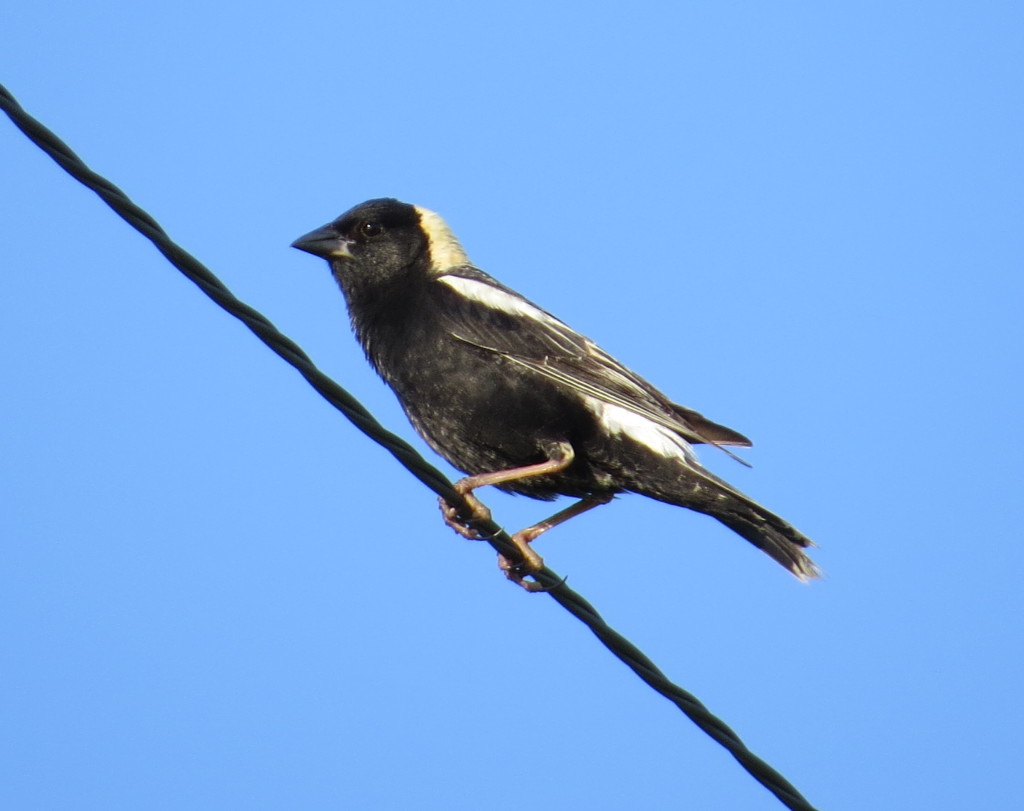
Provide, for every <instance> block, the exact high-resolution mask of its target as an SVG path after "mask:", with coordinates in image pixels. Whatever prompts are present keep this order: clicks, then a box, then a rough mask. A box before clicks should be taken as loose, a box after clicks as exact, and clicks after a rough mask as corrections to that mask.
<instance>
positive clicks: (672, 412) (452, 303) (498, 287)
mask: <svg viewBox="0 0 1024 811" xmlns="http://www.w3.org/2000/svg"><path fill="white" fill-rule="evenodd" d="M435 282H437V283H435V284H434V285H432V289H433V292H434V293H435V294H436V295H438V296H439V297H440V299H441V300H440V301H439V304H440V305H441V306H440V307H439V311H440V312H441V313H443V318H445V319H446V320H447V322H448V323H447V324H446V328H447V329H448V331H449V332H450V333H451V334H452V335H453V336H454V337H455V338H457V339H458V340H460V341H463V342H464V343H467V344H471V345H472V346H475V347H477V348H479V349H483V350H485V351H488V352H493V353H495V354H499V355H501V356H503V357H505V358H507V359H508V360H509V361H511V362H513V363H515V364H517V365H519V366H522V367H524V368H526V369H529V370H531V371H533V372H535V373H536V374H538V375H541V376H542V377H544V378H547V379H548V380H551V381H552V382H554V383H556V384H558V385H559V386H563V387H566V388H569V389H572V390H574V391H576V392H578V393H580V394H583V395H586V396H588V397H593V398H595V399H597V400H599V401H601V402H604V403H608V404H611V405H615V406H619V407H620V408H625V409H627V410H629V411H631V412H633V413H635V414H638V415H639V416H641V417H644V418H645V419H648V420H651V421H652V422H654V423H656V424H657V425H660V426H662V427H663V428H667V429H668V430H670V431H673V432H675V433H677V434H679V435H680V436H681V437H683V438H684V439H685V440H687V441H688V442H691V443H706V444H709V445H715V446H717V447H719V448H721V450H723V451H724V452H725V453H727V454H728V455H729V456H732V457H733V458H734V459H736V460H737V461H739V462H741V463H742V464H745V465H748V463H747V462H746V461H744V460H743V459H740V458H739V457H737V456H736V455H735V454H733V453H732V452H731V451H729V450H728V449H727V448H724V447H722V446H723V445H742V446H749V445H750V440H748V439H747V438H746V437H745V436H743V435H742V434H740V433H737V432H736V431H733V430H731V429H729V428H726V427H725V426H721V425H718V424H717V423H714V422H712V421H711V420H709V419H707V418H706V417H704V416H703V415H701V414H699V413H698V412H696V411H692V410H691V409H687V408H684V407H683V406H679V405H676V404H675V403H673V402H672V401H670V400H669V399H668V398H667V397H666V396H665V395H664V394H662V393H661V392H660V391H658V390H657V389H656V388H655V387H654V386H652V385H651V384H650V383H648V382H647V381H646V380H644V379H643V378H642V377H640V376H639V375H637V374H636V373H635V372H632V371H630V370H629V369H627V368H626V367H625V366H623V365H622V364H621V363H619V362H618V361H617V360H615V358H613V357H612V356H611V355H609V354H608V353H607V352H605V351H604V350H603V349H601V348H600V347H599V346H597V344H595V343H594V342H593V341H591V340H590V339H589V338H586V337H585V336H583V335H580V334H579V333H578V332H576V331H575V330H573V329H572V328H570V327H569V326H567V325H566V324H564V323H563V322H562V321H559V320H558V319H557V318H555V317H554V316H553V315H551V314H550V313H548V312H546V311H545V310H542V309H541V308H540V307H538V306H537V305H535V304H533V303H532V302H530V301H528V300H527V299H525V298H523V297H522V296H520V295H519V294H518V293H516V292H515V291H513V290H510V289H509V288H507V287H505V286H504V285H502V284H501V283H500V282H498V281H496V280H495V279H493V278H491V277H490V276H488V275H487V274H486V273H484V272H483V271H481V270H478V269H477V268H473V267H460V268H453V269H450V270H448V271H446V272H445V273H443V274H440V275H439V276H437V277H436V279H435ZM748 466H749V465H748Z"/></svg>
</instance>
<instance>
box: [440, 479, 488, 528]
mask: <svg viewBox="0 0 1024 811" xmlns="http://www.w3.org/2000/svg"><path fill="white" fill-rule="evenodd" d="M455 488H456V489H457V490H458V489H459V486H458V484H456V485H455ZM462 497H463V498H464V499H466V503H467V504H469V508H470V509H471V510H472V511H473V512H472V515H471V516H470V517H469V518H465V517H463V516H462V515H461V514H460V513H459V511H458V510H457V509H456V508H455V507H453V506H452V505H451V504H449V503H448V502H447V501H445V500H444V499H443V498H439V499H438V500H437V503H438V506H440V508H441V515H442V516H443V518H444V522H445V524H447V525H448V526H449V527H451V528H452V529H454V530H455V531H456V532H457V533H459V535H461V536H462V537H463V538H466V539H468V540H470V541H479V540H483V539H484V538H485V536H484V535H483V533H481V532H480V530H479V529H478V528H477V527H476V526H475V525H476V524H480V523H484V522H487V521H490V520H491V511H490V510H489V509H487V507H485V506H484V505H483V502H481V501H480V499H478V498H477V497H476V496H474V495H473V494H472V493H471V492H468V491H467V492H465V493H462Z"/></svg>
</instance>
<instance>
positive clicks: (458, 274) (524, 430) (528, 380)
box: [292, 198, 820, 591]
mask: <svg viewBox="0 0 1024 811" xmlns="http://www.w3.org/2000/svg"><path fill="white" fill-rule="evenodd" d="M292 247H294V248H297V249H299V250H301V251H305V252H306V253H309V254H312V255H314V256H317V257H320V258H323V259H325V260H327V262H328V264H329V265H330V269H331V272H332V275H333V276H334V278H335V280H336V281H337V283H338V285H339V286H340V288H341V291H342V293H343V295H344V298H345V300H346V303H347V306H348V312H349V317H350V321H351V326H352V329H353V331H354V333H355V336H356V338H357V340H358V342H359V344H360V345H361V346H362V348H363V351H364V352H365V354H366V357H367V359H368V360H369V362H370V364H371V365H372V366H373V368H374V369H375V370H376V371H377V373H378V374H379V375H380V376H381V377H382V378H383V380H384V381H385V383H387V385H388V386H390V388H391V389H392V390H393V391H394V393H395V394H396V395H397V397H398V400H399V401H400V403H401V405H402V408H403V410H404V411H405V413H406V415H407V417H408V418H409V420H410V422H411V423H412V425H413V427H414V428H415V430H416V431H417V433H419V434H420V436H422V437H423V439H424V440H425V441H426V442H427V444H428V445H430V447H431V448H433V449H434V450H435V451H436V452H437V453H438V454H440V455H441V456H442V457H444V458H445V459H446V460H447V461H448V462H449V463H451V464H452V465H453V466H454V467H456V468H458V469H459V470H461V471H463V472H464V473H466V474H468V475H467V476H466V477H465V478H463V479H461V480H460V481H458V482H457V483H456V484H455V489H456V490H457V491H458V492H459V493H460V494H461V495H462V496H463V497H464V499H465V500H466V502H467V504H468V505H469V506H470V508H471V510H472V512H471V513H469V514H462V513H460V512H459V511H458V510H457V509H456V508H455V507H453V506H452V505H450V504H447V503H446V502H445V501H444V500H443V499H442V500H441V510H442V515H443V518H444V521H445V523H446V524H447V525H448V526H450V527H452V528H453V529H454V530H455V531H457V532H458V533H459V534H461V535H463V536H464V537H467V538H479V537H481V536H482V533H481V530H480V529H479V527H478V525H479V524H480V523H481V522H483V521H486V520H489V519H490V511H489V510H488V509H487V507H486V506H485V505H484V504H483V503H482V502H481V501H480V500H479V499H478V498H477V497H476V496H475V495H474V491H475V490H477V489H478V488H480V487H483V486H486V485H494V486H496V487H497V488H498V489H500V490H503V491H506V492H510V493H517V494H521V495H526V496H530V497H532V498H535V499H539V500H544V501H552V500H554V499H556V498H557V497H559V496H569V497H573V498H576V499H578V501H576V502H575V503H574V504H572V505H571V506H569V507H568V508H566V509H563V510H562V511H560V512H557V513H555V514H554V515H552V516H551V517H549V518H547V519H545V520H543V521H540V522H539V523H536V524H534V525H532V526H530V527H527V528H525V529H523V530H520V531H519V532H517V533H515V534H514V535H513V536H512V542H513V544H514V545H515V547H516V549H517V550H518V552H519V553H520V558H521V559H519V560H515V561H512V560H509V559H506V558H504V557H502V556H499V565H500V566H501V568H502V570H503V571H504V572H505V574H506V576H507V577H508V578H509V579H510V580H512V581H513V582H515V583H518V584H519V585H521V586H523V587H524V588H526V589H527V590H529V591H541V590H544V587H542V586H541V585H540V583H539V582H537V580H536V578H535V575H536V574H537V573H538V572H539V571H540V570H541V569H542V568H543V565H544V564H543V559H542V558H541V557H540V555H539V554H538V553H537V552H536V551H535V550H534V549H533V548H532V547H531V545H530V544H531V543H532V542H533V541H534V540H535V539H536V538H537V537H538V536H540V535H541V534H542V533H544V532H546V531H548V530H549V529H551V528H552V527H555V526H557V525H559V524H561V523H564V522H565V521H567V520H569V519H570V518H573V517H575V516H578V515H580V514H582V513H584V512H586V511H588V510H590V509H593V508H594V507H597V506H600V505H602V504H607V503H608V502H609V501H610V500H611V499H612V498H613V497H615V496H617V495H619V494H622V493H639V494H641V495H644V496H648V497H650V498H653V499H656V500H658V501H662V502H667V503H669V504H674V505H677V506H680V507H686V508H688V509H690V510H694V511H696V512H699V513H703V514H705V515H709V516H711V517H712V518H715V519H717V520H718V521H720V522H721V523H722V524H724V525H725V526H727V527H729V528H730V529H731V530H733V531H734V532H736V533H737V534H738V535H740V536H741V537H743V538H745V539H746V540H747V541H749V542H750V543H751V544H753V545H754V546H755V547H757V548H758V549H761V550H762V551H764V552H766V553H767V554H768V555H769V556H770V557H771V558H773V559H774V560H775V561H777V562H778V563H780V564H781V565H782V566H783V567H785V568H786V569H787V570H788V571H789V572H791V573H792V574H793V575H795V576H796V577H797V578H799V579H800V580H803V581H807V580H809V579H811V578H814V577H817V576H819V574H820V573H819V570H818V568H817V566H816V565H815V564H814V563H813V562H812V560H811V559H810V557H809V556H808V555H807V553H806V552H805V551H804V550H805V549H806V548H808V547H810V546H813V545H814V544H813V543H812V541H811V540H810V539H809V538H808V537H807V536H805V535H804V534H803V533H801V532H800V531H799V530H797V529H796V528H794V527H793V526H791V525H790V524H789V523H787V522H786V521H784V520H783V519H782V518H780V517H779V516H777V515H775V514H774V513H772V512H770V511H769V510H767V509H766V508H764V507H762V506H761V505H760V504H758V503H757V502H755V501H754V500H752V499H751V498H749V497H748V496H746V495H744V494H743V493H741V492H740V491H739V490H737V489H736V488H735V487H733V486H732V485H730V484H728V483H727V482H726V481H725V480H724V479H721V478H719V477H718V476H716V475H715V474H713V473H712V472H711V471H709V470H708V469H706V468H705V467H704V466H703V465H702V464H701V463H700V462H699V461H698V458H697V454H696V452H695V450H694V447H693V446H694V445H699V444H706V445H711V446H715V447H718V448H720V449H721V450H723V451H725V452H726V453H728V454H729V455H730V456H735V455H734V454H733V453H732V452H731V451H730V450H729V448H730V447H749V446H750V445H751V442H750V440H749V439H747V437H745V436H744V435H743V434H740V433H738V432H737V431H734V430H732V429H731V428H727V427H725V426H723V425H719V424H717V423H715V422H712V421H711V420H710V419H708V418H707V417H704V416H703V415H702V414H700V413H699V412H697V411H694V410H692V409H689V408H686V407H684V406H681V405H678V404H676V403H674V402H673V401H672V400H670V399H669V398H668V397H667V396H666V395H665V394H662V393H661V391H659V390H658V389H657V388H655V387H654V386H653V385H652V384H650V383H648V382H647V381H646V380H644V379H643V378H642V377H640V376H639V375H638V374H636V373H635V372H633V371H631V370H630V369H628V368H627V367H626V366H624V365H623V364H622V363H620V362H619V361H617V360H616V359H615V358H613V357H612V356H611V355H609V354H608V353H607V352H605V351H604V350H602V349H601V348H600V347H598V346H597V344H595V343H594V342H593V341H592V340H590V339H589V338H587V337H585V336H583V335H581V334H580V333H578V332H576V331H575V330H573V329H572V328H571V327H569V326H567V325H566V324H565V323H564V322H562V321H560V320H559V319H558V318H556V317H555V316H554V315H552V314H551V313H549V312H547V311H546V310H544V309H542V308H541V307H539V306H538V305H536V304H534V303H533V302H531V301H529V300H528V299H526V298H524V297H523V296H521V295H520V294H519V293H517V292H515V291H514V290H512V289H511V288H509V287H506V286H505V285H504V284H502V283H501V282H499V281H498V280H496V279H494V278H492V277H491V276H489V275H488V274H487V273H485V272H484V271H482V270H480V269H479V268H478V267H476V266H475V265H474V264H473V263H472V262H471V261H470V260H469V257H468V256H467V254H466V252H465V250H464V249H463V248H462V246H461V244H460V243H459V240H458V239H457V238H456V236H455V235H454V233H453V232H452V230H451V228H449V226H448V225H447V223H446V222H445V221H444V220H443V219H442V218H441V216H440V215H439V214H437V213H435V212H433V211H431V210H429V209H426V208H422V207H420V206H416V205H412V204H409V203H404V202H401V201H399V200H396V199H394V198H378V199H373V200H368V201H366V202H364V203H361V204H359V205H357V206H355V207H354V208H352V209H350V210H349V211H347V212H346V213H344V214H342V215H341V216H340V217H338V218H337V219H335V220H333V221H332V222H330V223H328V224H327V225H324V226H322V227H321V228H318V229H316V230H314V231H311V232H310V233H308V234H306V235H304V236H302V237H300V238H299V239H297V240H295V242H293V243H292ZM741 461H742V460H741Z"/></svg>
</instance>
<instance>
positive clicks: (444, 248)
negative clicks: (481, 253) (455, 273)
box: [413, 206, 470, 271]
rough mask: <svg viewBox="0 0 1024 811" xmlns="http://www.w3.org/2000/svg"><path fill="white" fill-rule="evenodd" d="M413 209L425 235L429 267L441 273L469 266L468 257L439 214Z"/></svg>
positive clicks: (418, 208)
mask: <svg viewBox="0 0 1024 811" xmlns="http://www.w3.org/2000/svg"><path fill="white" fill-rule="evenodd" d="M413 208H415V209H416V213H417V214H419V215H420V225H421V226H422V227H423V233H424V234H426V235H427V250H428V251H429V253H430V265H431V267H433V268H434V269H436V270H441V271H443V270H448V269H449V268H457V267H462V266H463V265H468V264H470V262H469V257H468V256H466V252H465V251H464V250H462V246H461V245H460V244H459V240H458V239H456V237H455V234H453V233H452V229H451V228H449V227H448V223H446V222H445V221H444V220H443V219H442V218H441V215H440V214H437V213H435V212H433V211H430V210H429V209H426V208H420V207H419V206H413Z"/></svg>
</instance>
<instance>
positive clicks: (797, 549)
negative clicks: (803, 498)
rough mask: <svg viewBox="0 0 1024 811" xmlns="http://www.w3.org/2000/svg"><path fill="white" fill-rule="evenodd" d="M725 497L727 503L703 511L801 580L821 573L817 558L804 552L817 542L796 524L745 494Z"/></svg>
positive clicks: (724, 500) (806, 579)
mask: <svg viewBox="0 0 1024 811" xmlns="http://www.w3.org/2000/svg"><path fill="white" fill-rule="evenodd" d="M737 496H738V497H737ZM722 501H723V502H724V503H720V504H719V507H718V509H716V510H715V511H714V512H712V511H710V510H701V512H707V513H708V515H711V516H713V517H715V518H717V519H718V520H719V521H721V522H722V523H723V524H725V525H726V526H727V527H729V529H731V530H732V531H733V532H735V533H736V534H738V535H741V536H742V537H744V538H746V539H747V540H748V541H750V542H751V543H752V544H753V545H754V546H756V547H757V548H758V549H761V550H763V551H764V552H766V553H767V554H768V555H770V556H771V557H772V558H773V559H774V560H777V561H778V562H779V563H781V564H782V565H783V566H785V567H786V568H787V569H788V570H789V571H790V572H791V573H792V574H793V575H795V576H796V577H798V578H800V580H803V581H804V582H806V581H808V580H810V579H811V578H814V577H819V576H820V575H821V572H820V570H819V569H818V567H817V566H816V565H815V564H814V561H812V560H811V559H810V558H809V557H808V556H807V553H806V552H804V549H806V548H807V547H808V546H814V542H813V541H811V539H810V538H808V537H807V536H806V535H804V534H803V533H802V532H800V530H798V529H796V527H793V526H791V525H790V524H788V523H786V522H785V521H783V520H782V519H781V518H779V516H777V515H775V513H772V512H769V511H768V510H766V509H765V508H764V507H762V506H761V505H760V504H757V503H756V502H753V501H751V500H750V499H748V498H747V497H746V496H742V495H739V494H735V495H734V494H732V493H730V494H729V496H728V497H726V498H725V499H723V500H722Z"/></svg>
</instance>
